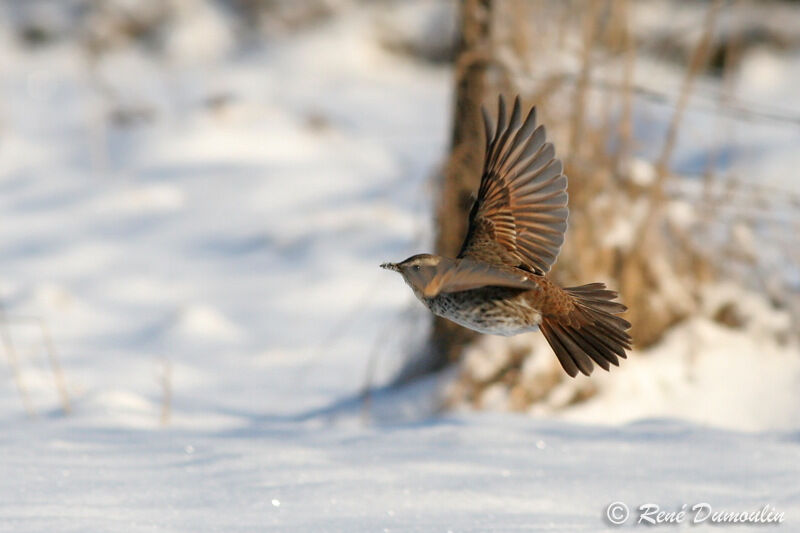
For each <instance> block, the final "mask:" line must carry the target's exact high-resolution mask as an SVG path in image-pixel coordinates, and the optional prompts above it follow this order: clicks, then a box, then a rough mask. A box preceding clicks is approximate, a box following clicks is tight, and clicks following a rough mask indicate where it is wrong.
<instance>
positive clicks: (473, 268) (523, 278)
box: [423, 259, 539, 298]
mask: <svg viewBox="0 0 800 533" xmlns="http://www.w3.org/2000/svg"><path fill="white" fill-rule="evenodd" d="M480 287H507V288H510V289H522V290H531V289H537V288H538V287H539V285H537V284H536V282H534V281H532V280H531V279H529V278H528V274H527V273H526V272H524V271H521V270H518V271H516V272H514V271H513V270H511V269H503V268H497V267H494V266H492V265H489V264H487V263H482V262H479V261H473V260H471V259H456V260H455V261H454V262H453V264H452V265H448V266H447V268H441V269H439V270H438V272H436V274H435V275H434V276H433V277H432V278H431V280H430V281H429V282H428V283H427V284H426V285H425V287H424V289H423V294H424V295H425V297H427V298H432V297H434V296H436V295H437V294H439V293H448V292H460V291H468V290H471V289H478V288H480Z"/></svg>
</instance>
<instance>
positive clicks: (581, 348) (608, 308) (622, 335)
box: [540, 283, 631, 377]
mask: <svg viewBox="0 0 800 533" xmlns="http://www.w3.org/2000/svg"><path fill="white" fill-rule="evenodd" d="M564 291H566V292H567V294H568V295H569V296H570V297H571V298H572V303H573V306H572V309H571V310H570V311H569V312H568V313H566V314H564V315H550V316H544V317H543V318H542V323H541V326H540V327H541V331H542V333H543V334H544V336H545V338H546V339H547V342H548V343H550V347H551V348H552V349H553V351H554V352H555V354H556V356H557V357H558V360H559V362H560V363H561V366H562V367H564V370H565V371H566V372H567V374H569V375H570V376H572V377H575V376H576V375H577V374H578V372H581V373H582V374H585V375H587V376H588V375H589V374H591V373H592V370H593V368H594V365H593V364H592V362H594V363H596V364H598V365H599V366H600V367H601V368H603V369H604V370H608V369H609V368H610V365H614V366H619V358H620V357H622V358H623V359H625V358H626V354H625V350H630V348H631V337H630V335H629V334H628V332H627V331H626V330H628V329H629V328H630V327H631V325H630V323H629V322H628V321H627V320H625V319H623V318H621V317H619V316H616V315H618V314H620V313H623V312H625V311H626V310H627V307H625V306H624V305H623V304H621V303H619V302H614V301H613V300H614V298H616V297H617V293H616V292H614V291H611V290H608V289H606V286H605V285H604V284H602V283H590V284H588V285H581V286H580V287H570V288H567V289H564Z"/></svg>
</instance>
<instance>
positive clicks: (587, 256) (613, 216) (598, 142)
mask: <svg viewBox="0 0 800 533" xmlns="http://www.w3.org/2000/svg"><path fill="white" fill-rule="evenodd" d="M540 6H541V9H542V10H546V11H548V12H546V13H544V12H543V13H538V14H534V18H535V17H536V16H538V17H539V18H549V19H553V18H555V19H556V20H559V19H563V18H566V19H568V20H573V21H576V22H575V27H574V28H572V29H571V30H572V35H573V37H574V36H575V35H578V36H579V38H580V40H579V42H572V48H573V49H574V55H575V58H576V60H577V69H576V70H577V73H573V74H570V73H565V72H559V71H556V72H550V73H549V74H548V75H547V76H543V77H539V78H536V77H532V76H531V75H530V74H529V73H528V72H521V73H520V74H521V75H520V79H521V83H519V85H521V86H522V85H529V86H530V88H529V89H528V90H527V91H524V90H523V91H522V92H523V94H525V93H527V100H528V103H529V104H531V105H532V104H536V105H537V106H538V108H539V110H540V115H541V116H542V117H543V120H544V121H545V123H546V124H547V127H548V129H549V131H550V132H551V136H552V137H553V138H554V141H555V142H556V146H565V147H566V148H567V149H566V150H564V149H562V151H561V152H560V153H561V156H562V158H564V160H565V166H566V173H567V175H568V176H569V179H570V185H569V193H570V229H569V234H568V238H567V241H566V244H565V247H564V249H563V251H562V254H561V256H560V258H559V261H558V264H557V266H556V268H555V269H554V271H553V274H554V275H555V276H556V277H557V278H559V280H560V281H561V282H563V283H566V284H576V283H587V282H590V281H595V280H602V281H605V282H606V283H608V284H609V285H610V286H612V287H614V288H616V289H618V290H619V291H620V294H621V298H622V300H623V301H624V302H625V303H626V304H627V305H628V307H629V312H628V315H627V317H628V319H629V320H630V321H631V322H632V323H633V336H634V339H635V343H636V345H637V346H639V347H643V346H647V345H649V344H652V343H653V342H655V341H657V340H658V339H659V338H660V337H661V336H662V335H663V333H664V332H665V331H666V330H667V329H668V328H669V327H670V326H671V325H673V324H674V323H675V322H677V321H679V320H681V319H683V318H684V317H686V316H687V315H688V314H690V313H691V312H692V310H693V305H694V304H693V300H694V296H695V293H696V290H697V287H698V286H699V284H701V283H704V282H706V281H708V280H709V279H712V278H713V277H714V262H713V261H712V260H711V259H710V258H709V257H707V256H706V255H705V254H704V253H703V251H702V250H701V249H700V248H699V247H698V246H697V245H696V243H695V242H694V240H693V239H692V238H691V235H689V234H687V232H686V231H685V229H682V228H680V227H676V226H675V224H673V223H671V221H670V219H669V217H668V213H667V207H668V203H669V201H670V198H669V196H668V195H667V194H665V189H666V187H667V185H668V183H669V181H670V180H671V175H670V173H669V163H670V160H671V157H672V153H673V151H674V147H675V143H676V139H677V137H678V135H679V132H680V128H681V124H682V119H683V116H684V113H685V110H686V107H687V104H688V101H689V98H690V96H691V93H692V89H693V87H694V82H695V80H696V79H697V77H698V76H699V75H700V74H701V73H702V72H703V71H704V70H705V67H706V65H707V62H708V60H709V50H710V43H711V40H712V36H713V32H714V28H715V23H716V19H717V16H718V14H719V11H720V9H721V6H722V2H721V1H720V0H715V1H714V2H712V3H711V4H709V6H710V7H709V9H708V12H707V15H706V17H705V20H704V23H703V31H702V33H701V36H700V38H699V40H698V42H697V43H696V45H695V48H694V52H693V54H692V56H691V59H690V62H689V64H688V65H687V66H686V71H685V76H684V81H683V85H682V88H681V90H680V93H679V94H678V95H677V104H676V105H675V108H674V111H673V116H672V119H671V121H670V124H669V128H668V130H667V134H666V136H665V139H664V141H663V145H662V149H661V154H660V156H659V158H658V160H657V161H656V162H655V163H654V164H653V165H652V169H653V171H654V172H653V179H652V182H651V183H642V182H641V179H640V177H641V176H637V175H636V173H637V172H639V173H640V174H641V172H640V170H641V168H637V166H636V165H635V164H634V162H633V160H632V157H631V154H632V152H633V149H634V142H635V140H634V139H633V138H632V137H633V127H632V116H633V107H634V98H635V94H634V91H633V71H634V68H635V62H636V56H637V53H636V52H637V50H636V42H635V39H634V38H633V36H632V31H631V28H630V27H629V24H630V18H631V17H630V9H631V4H630V2H629V1H627V0H589V1H587V2H579V3H564V4H562V5H561V6H558V7H556V8H555V9H557V10H558V9H560V10H562V12H561V13H560V14H558V13H552V12H549V10H551V9H553V8H554V7H553V5H552V4H546V3H542V4H540ZM498 8H499V9H500V10H504V9H512V8H514V4H513V3H512V2H501V3H500V5H499V6H498ZM565 12H566V15H565V14H564V13H565ZM557 31H559V32H568V31H570V28H569V27H568V26H561V27H559V28H558V30H557ZM531 33H532V34H535V35H538V36H539V37H538V39H536V40H535V42H533V43H531V46H532V47H533V49H534V50H536V51H537V53H539V54H547V53H548V50H552V46H553V44H552V43H558V42H561V43H565V44H564V45H563V46H565V47H567V48H569V47H570V42H571V41H570V38H569V37H565V36H563V35H561V36H555V37H556V38H553V37H554V36H553V35H550V34H548V33H547V32H531ZM512 39H513V36H508V40H509V44H512V43H513V40H512ZM573 41H574V38H573ZM508 48H509V49H513V46H509V47H508ZM598 64H601V65H603V66H606V64H615V65H618V67H617V70H618V71H619V76H620V79H619V84H618V85H617V87H618V89H617V90H605V91H602V92H598V91H593V70H594V69H595V68H596V67H597V65H598ZM507 68H508V69H509V70H514V69H515V65H514V64H509V65H507ZM608 70H609V69H608V68H606V69H605V71H606V72H607V71H608ZM511 78H512V79H513V76H511ZM531 79H533V80H534V83H533V84H532V85H531V84H528V83H527V81H528V80H531ZM590 100H594V103H595V106H594V107H595V108H599V109H601V110H602V111H601V115H600V117H599V118H600V120H597V119H598V117H596V116H593V117H592V120H590V119H589V108H590ZM612 110H620V111H619V112H618V113H612ZM564 141H566V142H564ZM610 141H613V142H610ZM610 145H613V146H614V147H615V148H614V149H611V150H610V149H609V146H610ZM640 167H641V164H640ZM620 224H622V225H629V226H632V227H631V228H630V230H631V233H632V237H631V238H628V239H613V238H612V239H609V233H610V232H613V231H616V229H618V228H617V225H620Z"/></svg>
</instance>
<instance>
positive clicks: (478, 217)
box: [381, 96, 631, 377]
mask: <svg viewBox="0 0 800 533" xmlns="http://www.w3.org/2000/svg"><path fill="white" fill-rule="evenodd" d="M481 110H482V112H483V121H484V126H485V133H486V152H485V156H484V164H483V175H482V176H481V184H480V188H479V189H478V195H477V200H476V201H475V203H474V204H473V206H472V210H471V212H470V215H469V229H468V230H467V236H466V238H465V239H464V244H463V245H462V246H461V251H460V252H459V254H458V257H456V258H449V257H442V256H439V255H433V254H418V255H414V256H411V257H409V258H408V259H406V260H405V261H401V262H400V263H384V264H382V265H381V267H383V268H386V269H388V270H393V271H395V272H399V273H400V274H401V275H402V276H403V279H404V280H405V282H406V283H407V284H408V285H409V286H410V287H411V289H412V290H413V291H414V295H415V296H416V297H417V298H418V299H419V300H420V301H421V302H422V303H423V304H425V306H427V307H428V309H430V310H431V311H432V312H433V313H434V314H436V315H438V316H441V317H444V318H447V319H449V320H452V321H453V322H455V323H457V324H460V325H462V326H464V327H466V328H469V329H472V330H475V331H478V332H480V333H490V334H494V335H505V336H510V335H517V334H518V333H524V332H527V331H535V330H536V329H541V331H542V334H544V337H545V339H547V342H548V343H549V344H550V347H551V348H552V349H553V352H555V354H556V357H558V361H559V362H560V363H561V366H562V367H563V368H564V370H565V371H566V372H567V374H569V375H570V376H572V377H575V376H576V375H577V374H578V372H581V373H582V374H585V375H587V376H588V375H589V374H591V372H592V370H593V369H594V364H597V365H599V366H600V367H601V368H603V369H604V370H608V369H609V368H610V365H615V366H619V358H620V357H621V358H623V359H624V358H625V357H626V353H625V351H626V350H630V348H631V337H630V335H629V334H628V332H627V330H628V329H629V328H630V326H631V325H630V323H629V322H628V321H626V320H625V319H623V318H621V317H619V316H617V315H619V314H620V313H623V312H624V311H625V310H626V309H627V307H625V306H624V305H623V304H621V303H619V302H615V301H614V299H615V298H616V297H617V293H616V292H614V291H611V290H608V289H606V287H605V285H604V284H602V283H590V284H588V285H581V286H579V287H569V288H562V287H559V286H558V285H556V284H555V283H554V282H553V281H551V280H550V278H549V277H548V276H547V273H548V272H549V271H550V267H552V266H553V263H555V261H556V257H558V252H559V250H560V249H561V245H562V244H563V242H564V233H565V232H566V229H567V216H568V214H569V210H568V208H567V177H566V176H565V175H564V173H563V166H562V164H561V161H560V160H558V159H556V157H555V149H554V148H553V145H552V144H551V143H549V142H547V140H546V138H545V129H544V126H541V125H540V126H538V127H537V126H536V108H532V109H531V110H530V112H529V113H528V114H527V116H526V117H525V119H524V120H523V119H522V113H521V109H520V101H519V97H517V98H515V100H514V106H513V108H512V111H511V116H510V117H507V116H506V103H505V100H504V98H503V97H502V96H500V101H499V105H498V113H497V127H496V128H495V127H494V126H493V124H492V120H491V118H490V117H489V114H488V113H487V111H486V109H485V108H482V109H481Z"/></svg>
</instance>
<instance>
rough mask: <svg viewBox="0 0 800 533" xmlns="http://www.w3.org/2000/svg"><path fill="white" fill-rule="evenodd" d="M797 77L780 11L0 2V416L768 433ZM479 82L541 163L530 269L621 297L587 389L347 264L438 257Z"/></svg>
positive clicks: (777, 413)
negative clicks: (537, 258) (552, 206)
mask: <svg viewBox="0 0 800 533" xmlns="http://www.w3.org/2000/svg"><path fill="white" fill-rule="evenodd" d="M798 83H800V4H798V3H797V2H791V1H779V0H758V1H756V0H728V1H721V0H708V1H701V0H671V1H670V0H638V1H635V2H634V1H633V0H585V1H557V0H551V1H545V0H541V1H533V0H530V1H528V0H468V1H465V2H463V3H462V2H455V1H446V0H436V1H433V0H410V1H409V0H403V1H399V0H398V1H390V0H383V1H369V2H367V1H356V0H294V1H292V0H104V1H100V0H4V1H3V2H2V3H0V306H1V307H0V341H2V350H3V352H4V355H3V362H2V364H0V376H2V381H1V382H0V383H2V386H0V398H2V402H0V405H2V407H0V423H3V424H9V425H10V424H14V423H16V422H17V421H19V420H22V419H25V418H37V417H42V416H44V417H63V416H68V417H71V418H70V419H78V420H81V421H82V423H86V424H89V425H96V426H97V427H129V428H154V427H159V426H170V427H179V428H212V429H224V428H231V427H239V426H241V424H242V423H245V424H248V423H256V422H259V421H263V420H265V419H267V420H269V419H272V417H276V418H277V419H280V420H286V419H289V420H292V419H305V418H307V417H310V416H311V417H315V416H318V415H319V416H326V417H327V416H332V417H351V418H354V419H361V418H366V419H368V420H392V421H395V420H408V419H411V420H417V419H419V418H421V417H424V416H427V415H430V414H432V413H437V412H441V411H442V410H455V411H460V410H472V409H481V410H501V411H516V412H523V413H527V414H529V415H531V416H534V417H556V418H563V419H567V420H574V421H580V422H591V423H598V424H606V423H611V424H615V423H622V422H627V421H631V420H637V419H640V418H643V417H662V416H663V417H677V418H685V419H688V420H692V421H695V422H698V423H700V424H708V425H712V426H721V427H728V428H735V429H742V430H760V429H774V428H787V427H788V428H797V427H798V426H799V425H800V414H798V412H797V408H796V406H797V405H800V349H798V339H797V331H798V327H797V326H798V318H800V298H798V294H799V293H798V291H799V290H800V240H799V239H800V237H798V235H800V217H798V213H800V179H798V178H797V176H796V173H797V168H798V166H799V165H800V103H799V102H798V99H797V85H798ZM500 93H503V94H505V95H506V96H507V97H512V96H513V95H515V94H520V95H521V97H522V99H523V101H524V102H525V104H526V105H534V104H535V105H537V107H538V112H539V115H538V116H539V117H540V121H541V122H543V123H544V124H546V126H547V128H548V132H549V135H550V138H551V140H553V142H554V143H555V146H556V150H557V153H558V155H559V157H561V158H562V160H564V162H565V165H566V168H567V175H568V176H569V179H570V183H569V193H570V208H571V214H570V227H569V230H568V233H567V236H566V246H565V248H564V250H563V251H562V254H561V256H560V258H559V261H558V263H557V264H556V266H555V268H554V270H553V273H554V275H555V276H556V279H557V280H558V281H559V282H561V283H564V284H580V283H588V282H592V281H604V282H606V283H607V284H609V285H610V286H611V287H613V288H615V289H616V290H619V291H620V293H621V298H622V301H623V302H625V303H626V304H627V305H628V306H629V308H630V310H629V313H628V316H627V318H628V319H629V320H630V321H631V322H632V323H633V335H634V340H635V349H634V352H633V353H632V355H631V357H630V358H629V360H628V361H625V362H623V364H622V365H621V367H620V368H619V369H613V370H612V372H611V373H609V374H606V373H602V372H599V371H598V372H596V373H595V375H594V376H592V378H578V379H574V380H573V379H570V378H568V377H567V376H566V375H564V374H563V372H562V371H561V369H560V367H559V366H558V363H557V361H556V359H555V357H554V356H553V355H552V353H551V352H550V350H549V348H548V347H547V345H546V342H545V341H544V339H543V338H542V337H541V335H540V334H539V333H532V334H526V335H522V336H518V337H514V338H511V339H504V338H496V337H474V336H471V335H467V334H465V333H464V332H463V331H458V330H454V329H452V328H449V327H448V326H446V325H443V324H440V323H434V322H433V320H432V317H431V316H430V314H429V313H428V312H427V311H426V310H425V309H423V307H422V306H421V305H420V304H419V303H418V302H416V301H415V300H414V299H413V295H412V294H411V292H410V291H408V290H407V288H406V287H405V286H404V285H403V283H402V282H401V281H400V280H399V279H398V278H397V277H396V276H393V275H391V274H390V273H387V272H385V271H381V270H380V269H379V268H378V264H379V263H381V262H384V261H397V260H401V259H403V258H405V257H407V256H409V255H411V254H413V253H418V252H422V251H431V250H433V249H437V250H440V251H445V252H446V251H448V250H452V248H453V247H454V246H455V247H457V246H458V243H460V240H461V237H460V235H461V232H463V230H464V228H463V224H464V222H465V220H466V219H465V210H466V209H467V208H468V206H469V204H468V199H469V194H470V192H471V191H473V190H474V189H475V188H476V187H477V183H478V180H479V175H478V170H477V168H478V167H479V165H480V158H481V156H482V145H483V140H482V128H481V127H480V125H479V122H477V117H478V116H479V115H478V109H479V106H480V105H481V104H487V105H489V106H490V108H491V109H492V112H494V106H495V102H496V100H497V95H498V94H500ZM476 165H477V166H476ZM454 243H455V244H454ZM451 253H452V251H451Z"/></svg>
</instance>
